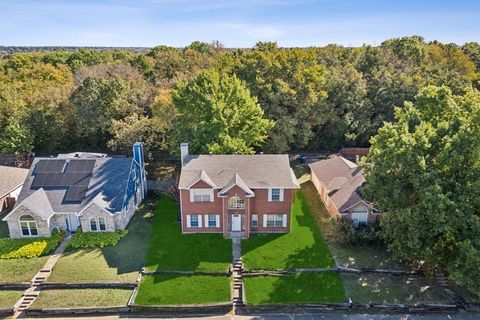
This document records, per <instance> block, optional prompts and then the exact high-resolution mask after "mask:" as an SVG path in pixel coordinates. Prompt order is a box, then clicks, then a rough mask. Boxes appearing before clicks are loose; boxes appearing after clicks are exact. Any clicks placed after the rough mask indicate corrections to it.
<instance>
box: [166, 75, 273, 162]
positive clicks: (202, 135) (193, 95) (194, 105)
mask: <svg viewBox="0 0 480 320" xmlns="http://www.w3.org/2000/svg"><path fill="white" fill-rule="evenodd" d="M172 98H173V104H174V105H175V107H176V109H177V112H178V117H177V121H176V123H175V128H176V130H175V135H174V137H175V139H174V140H175V143H178V142H180V141H188V142H189V143H190V146H191V149H192V151H193V152H197V153H207V152H212V153H236V154H243V153H253V152H254V148H255V147H260V146H262V143H263V142H264V140H265V139H266V137H267V134H268V132H269V130H270V128H271V127H272V125H273V122H272V121H271V120H268V119H266V118H264V114H263V110H262V108H261V107H260V105H259V104H258V103H257V99H256V98H254V97H252V96H251V94H250V91H249V90H248V89H247V88H246V86H245V83H244V82H243V81H241V80H240V79H238V78H237V77H236V76H235V75H234V76H229V75H227V74H223V73H218V72H216V71H213V70H211V71H203V72H200V73H199V74H198V75H197V76H196V77H195V78H194V79H193V80H192V81H191V82H181V83H180V84H179V85H178V86H177V88H176V89H175V90H174V91H173V95H172Z"/></svg>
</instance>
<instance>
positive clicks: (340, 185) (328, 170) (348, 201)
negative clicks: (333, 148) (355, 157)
mask: <svg viewBox="0 0 480 320" xmlns="http://www.w3.org/2000/svg"><path fill="white" fill-rule="evenodd" d="M309 167H310V169H311V170H312V171H313V172H314V173H315V175H316V176H317V177H318V179H319V180H320V181H321V182H322V183H323V184H324V185H325V187H326V188H327V190H328V195H329V197H330V199H332V201H333V203H334V204H335V206H336V207H337V209H338V211H339V212H345V210H347V209H348V208H350V207H351V206H353V205H355V204H357V203H359V202H361V201H364V202H365V203H367V204H369V203H368V202H366V201H365V200H363V199H362V197H361V196H360V194H359V193H358V188H360V187H361V186H362V184H363V183H364V182H365V177H364V176H363V170H362V168H361V167H360V166H358V165H357V164H355V163H353V162H351V161H349V160H347V159H345V158H343V157H341V156H336V155H334V156H331V157H330V158H328V159H324V160H319V161H316V162H314V163H311V164H309ZM369 205H370V206H371V204H369ZM372 208H373V207H372ZM374 209H375V208H374Z"/></svg>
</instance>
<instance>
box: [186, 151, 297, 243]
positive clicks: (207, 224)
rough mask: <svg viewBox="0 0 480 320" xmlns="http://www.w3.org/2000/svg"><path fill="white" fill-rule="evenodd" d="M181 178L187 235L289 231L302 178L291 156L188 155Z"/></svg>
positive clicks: (243, 234) (247, 234)
mask: <svg viewBox="0 0 480 320" xmlns="http://www.w3.org/2000/svg"><path fill="white" fill-rule="evenodd" d="M180 149H181V161H182V169H181V174H180V181H179V186H178V188H179V191H180V210H181V223H182V232H183V233H196V232H205V233H223V235H224V236H225V237H230V236H231V235H232V233H233V234H237V235H241V236H242V237H244V238H248V237H249V236H250V234H252V233H285V232H289V230H290V213H291V208H292V203H293V201H294V198H295V196H294V192H295V189H298V188H299V184H298V181H297V179H296V177H295V174H294V173H293V170H292V169H291V168H290V162H289V159H288V155H270V154H269V155H264V154H256V155H189V154H188V144H187V143H182V144H181V146H180Z"/></svg>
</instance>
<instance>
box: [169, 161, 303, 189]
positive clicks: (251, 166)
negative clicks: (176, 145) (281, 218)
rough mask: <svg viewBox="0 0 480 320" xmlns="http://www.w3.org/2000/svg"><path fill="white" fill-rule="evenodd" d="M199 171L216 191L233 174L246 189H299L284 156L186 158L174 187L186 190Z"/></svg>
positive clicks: (225, 183) (230, 179) (226, 182)
mask: <svg viewBox="0 0 480 320" xmlns="http://www.w3.org/2000/svg"><path fill="white" fill-rule="evenodd" d="M202 170H203V171H205V174H206V175H207V176H208V177H209V179H210V180H211V181H212V182H213V183H214V185H215V186H216V188H219V189H221V188H224V187H225V186H227V185H228V184H229V183H230V182H231V181H232V177H234V175H235V174H238V176H239V177H240V178H241V181H242V184H243V183H245V184H246V185H247V186H248V188H250V189H264V188H272V187H276V188H287V189H290V188H291V189H296V188H299V184H298V181H297V179H296V178H295V175H294V174H292V169H291V168H290V161H289V159H288V155H286V154H255V155H187V156H186V157H185V158H184V164H183V167H182V171H181V173H180V181H179V184H178V187H179V188H180V189H186V188H188V187H189V186H190V185H191V184H192V183H193V182H194V181H195V180H196V179H198V177H199V174H201V172H202Z"/></svg>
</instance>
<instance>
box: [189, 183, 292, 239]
mask: <svg viewBox="0 0 480 320" xmlns="http://www.w3.org/2000/svg"><path fill="white" fill-rule="evenodd" d="M198 188H201V189H211V187H210V186H209V185H208V184H207V183H205V182H203V181H199V182H197V183H195V184H194V185H193V186H192V187H191V189H198ZM191 189H190V190H191ZM190 190H189V189H181V190H180V205H181V213H182V231H183V233H197V232H201V233H204V232H205V233H223V235H224V236H225V237H228V235H229V234H230V232H231V231H232V230H231V221H232V217H233V215H240V217H241V232H242V233H243V234H244V236H245V237H248V236H249V235H250V234H252V233H286V232H288V231H289V230H290V214H291V208H292V202H293V199H294V192H295V190H294V189H283V201H277V202H272V201H268V189H253V191H254V196H251V197H249V196H246V193H245V191H244V190H243V189H242V188H240V187H238V186H233V187H232V188H231V189H230V190H228V191H227V192H226V194H223V195H221V196H220V194H219V190H218V189H215V190H214V191H213V194H214V196H213V201H211V202H191V201H190ZM232 197H240V198H241V199H243V200H244V203H245V208H244V209H228V201H229V200H230V199H231V198H232ZM209 214H212V215H218V216H219V218H220V223H219V226H218V228H217V227H215V228H213V227H206V226H205V223H202V226H201V227H188V224H187V216H188V215H200V217H201V219H202V221H203V222H205V215H209ZM266 214H282V215H286V217H287V218H286V219H287V221H286V226H285V227H264V226H263V221H264V215H266ZM252 215H258V226H257V227H252Z"/></svg>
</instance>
